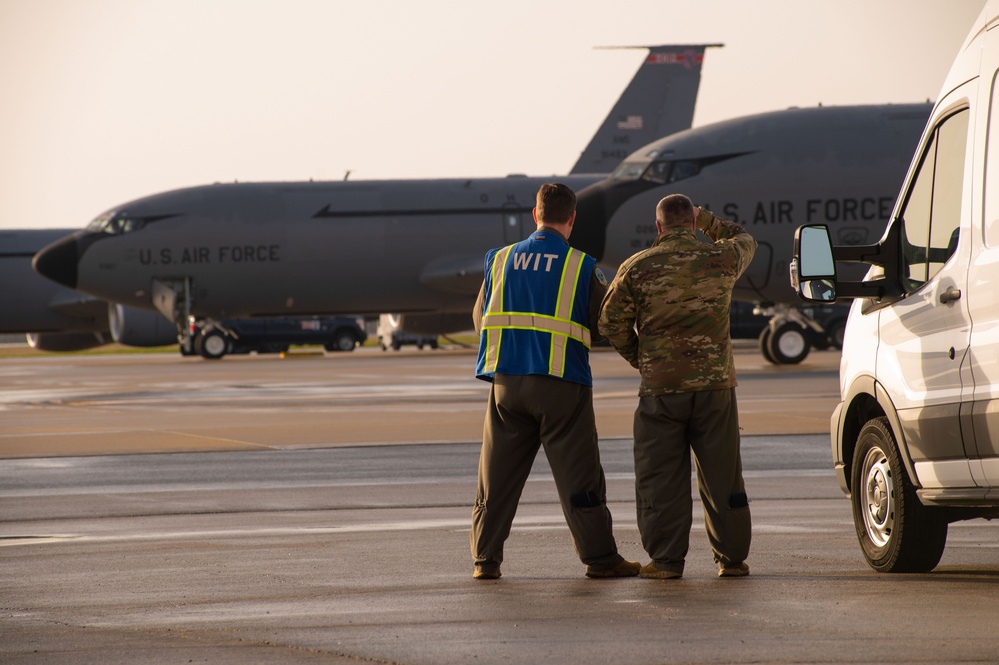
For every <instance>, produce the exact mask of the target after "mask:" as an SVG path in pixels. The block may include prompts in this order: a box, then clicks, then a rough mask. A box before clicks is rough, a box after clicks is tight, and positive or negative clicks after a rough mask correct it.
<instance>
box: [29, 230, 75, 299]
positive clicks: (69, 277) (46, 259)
mask: <svg viewBox="0 0 999 665" xmlns="http://www.w3.org/2000/svg"><path fill="white" fill-rule="evenodd" d="M79 259H80V253H79V245H78V244H77V242H76V237H75V236H68V237H66V238H62V239H60V240H56V241H55V242H54V243H52V244H51V245H46V246H45V247H43V248H42V249H40V250H39V251H38V253H37V254H35V257H34V258H33V259H32V260H31V266H32V267H33V268H34V269H35V272H37V273H38V274H39V275H41V276H43V277H45V278H47V279H51V280H52V281H53V282H58V283H59V284H62V285H63V286H68V287H69V288H71V289H75V288H76V279H77V265H78V263H79Z"/></svg>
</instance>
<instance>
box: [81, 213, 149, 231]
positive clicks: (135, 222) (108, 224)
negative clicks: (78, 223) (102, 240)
mask: <svg viewBox="0 0 999 665" xmlns="http://www.w3.org/2000/svg"><path fill="white" fill-rule="evenodd" d="M145 225H146V222H145V220H143V219H137V218H134V217H129V216H128V215H127V214H126V213H117V214H115V215H102V216H100V217H98V218H97V219H95V220H94V221H92V222H90V224H88V225H87V230H88V231H96V232H98V233H107V234H108V235H121V234H122V233H130V232H132V231H138V230H139V229H141V228H142V227H143V226H145Z"/></svg>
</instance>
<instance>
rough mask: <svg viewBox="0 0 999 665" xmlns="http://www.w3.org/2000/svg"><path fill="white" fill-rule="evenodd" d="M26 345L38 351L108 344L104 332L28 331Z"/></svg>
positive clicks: (77, 349)
mask: <svg viewBox="0 0 999 665" xmlns="http://www.w3.org/2000/svg"><path fill="white" fill-rule="evenodd" d="M27 338H28V346H30V347H31V348H33V349H38V350H39V351H84V350H86V349H93V348H95V347H98V346H104V345H105V344H110V343H111V339H110V336H109V335H108V334H107V333H106V332H86V333H28V334H27Z"/></svg>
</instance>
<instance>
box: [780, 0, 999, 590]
mask: <svg viewBox="0 0 999 665" xmlns="http://www.w3.org/2000/svg"><path fill="white" fill-rule="evenodd" d="M891 219H892V221H891V222H890V224H889V225H888V227H887V228H886V229H885V234H884V235H883V236H882V238H881V241H880V242H879V243H878V244H877V245H876V246H874V247H872V248H862V249H863V251H862V252H857V251H840V252H839V253H838V254H837V253H836V252H835V250H836V249H837V248H831V249H832V250H833V255H834V257H836V261H837V262H839V263H842V262H848V261H860V262H862V263H866V264H867V265H868V266H869V269H868V271H867V275H866V277H865V278H864V282H863V283H860V282H857V281H851V279H850V278H849V277H843V276H841V275H840V274H837V276H836V278H835V283H834V284H833V286H834V287H836V289H837V292H839V293H846V294H863V295H862V297H861V296H859V295H858V296H857V299H856V300H855V301H854V303H853V306H852V308H851V310H850V315H849V319H848V321H847V326H846V331H845V334H844V342H843V356H842V360H841V363H840V390H841V394H842V397H843V400H842V402H841V403H840V404H839V405H837V407H836V410H835V412H834V414H833V419H832V422H831V426H830V434H831V437H832V449H833V465H834V468H835V472H836V478H837V481H838V482H839V484H840V487H841V488H842V489H843V491H844V492H845V493H847V494H849V495H850V496H851V497H852V504H853V517H854V523H855V525H856V527H857V535H858V537H859V539H860V543H861V547H862V550H863V552H864V556H865V558H866V559H867V561H868V563H869V564H870V565H871V566H872V567H873V568H875V570H878V571H880V572H926V571H928V570H931V569H932V568H933V567H935V566H936V565H937V563H938V562H939V560H940V555H941V554H942V552H943V544H944V542H945V541H946V537H947V523H949V522H954V521H957V520H964V519H973V518H981V517H984V518H990V519H991V518H996V517H999V0H989V2H988V3H987V4H986V6H985V8H984V9H983V10H982V13H981V14H980V15H979V17H978V19H977V21H976V22H975V24H974V25H973V26H972V28H971V30H970V32H969V34H968V37H967V39H966V40H965V42H964V44H963V45H962V47H961V49H960V51H959V52H958V54H957V57H956V59H955V61H954V64H953V65H952V67H951V70H950V72H949V73H948V75H947V79H946V81H945V82H944V85H943V87H942V88H941V92H940V95H939V96H938V98H937V102H936V104H935V105H934V107H933V111H932V112H931V114H930V117H929V120H928V122H927V125H926V128H925V129H924V131H923V135H922V137H921V138H920V141H919V143H918V147H917V150H916V152H915V154H914V155H913V159H912V162H911V163H910V165H909V170H908V172H907V173H906V177H905V180H904V181H903V183H902V187H901V190H900V193H899V196H898V199H897V201H896V203H895V206H894V209H893V212H892V218H891ZM799 232H800V230H799ZM813 256H814V253H813ZM858 257H859V258H858ZM801 260H802V256H801V254H800V251H799V247H798V245H797V244H796V246H795V255H794V262H793V263H792V265H793V266H795V268H794V269H795V270H798V269H799V268H800V270H801V273H795V275H794V276H800V274H806V275H807V274H811V273H810V272H809V269H810V268H812V267H813V266H806V265H803V264H802V263H801ZM838 271H839V266H838V265H837V272H838ZM842 275H846V273H845V272H844V273H842ZM796 283H797V284H799V293H800V294H802V297H803V298H805V299H808V294H807V293H803V292H802V291H801V290H800V281H797V282H796ZM840 286H842V287H843V288H842V290H840V288H839V287H840ZM886 424H887V426H888V427H887V430H886V427H885V425H886ZM896 453H897V455H896ZM900 467H903V468H904V473H902V471H903V468H900ZM854 475H855V476H856V478H854V477H853V476H854ZM855 483H856V484H859V486H853V485H854V484H855ZM913 497H914V498H915V499H917V500H916V501H914V502H913ZM906 534H907V535H906Z"/></svg>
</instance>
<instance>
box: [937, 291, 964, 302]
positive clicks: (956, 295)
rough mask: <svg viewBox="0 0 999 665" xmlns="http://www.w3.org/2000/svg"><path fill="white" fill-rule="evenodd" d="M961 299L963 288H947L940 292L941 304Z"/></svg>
mask: <svg viewBox="0 0 999 665" xmlns="http://www.w3.org/2000/svg"><path fill="white" fill-rule="evenodd" d="M960 299H961V289H953V288H951V289H947V291H945V292H944V293H941V294H940V304H941V305H946V304H947V303H949V302H954V301H955V300H960Z"/></svg>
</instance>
